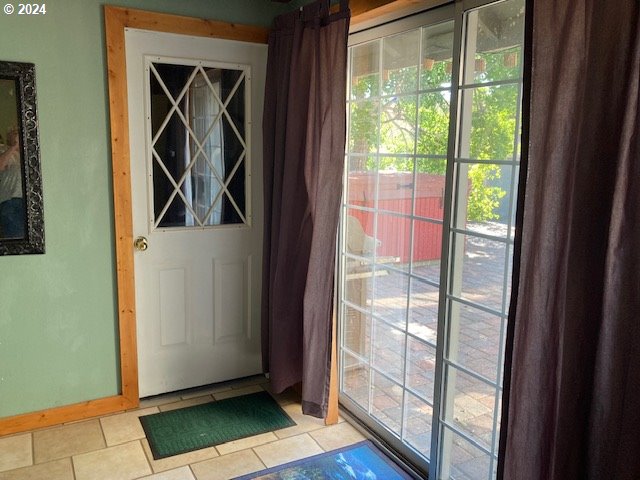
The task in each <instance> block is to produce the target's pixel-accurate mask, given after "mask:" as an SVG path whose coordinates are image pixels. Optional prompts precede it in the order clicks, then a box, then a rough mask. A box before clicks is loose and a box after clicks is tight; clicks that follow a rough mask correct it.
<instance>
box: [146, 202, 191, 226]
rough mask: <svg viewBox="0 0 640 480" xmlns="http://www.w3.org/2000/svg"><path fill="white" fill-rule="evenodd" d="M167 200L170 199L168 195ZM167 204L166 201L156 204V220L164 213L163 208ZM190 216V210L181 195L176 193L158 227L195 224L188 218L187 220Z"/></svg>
mask: <svg viewBox="0 0 640 480" xmlns="http://www.w3.org/2000/svg"><path fill="white" fill-rule="evenodd" d="M167 200H168V196H167ZM165 205H166V201H165V202H164V203H163V204H162V205H158V204H156V205H155V209H156V214H155V220H156V222H157V219H158V218H159V217H160V214H161V213H162V210H163V209H164V207H165ZM188 216H190V212H189V210H188V209H187V208H186V207H185V203H184V201H183V200H182V198H180V196H179V195H177V194H176V196H175V197H174V198H173V200H171V203H170V204H169V208H168V209H167V210H166V212H165V213H164V215H162V218H161V220H160V223H158V227H160V228H171V227H184V226H186V225H191V226H193V223H191V224H189V223H188V220H187V217H188ZM196 223H197V222H196Z"/></svg>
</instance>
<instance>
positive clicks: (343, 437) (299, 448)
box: [0, 377, 364, 480]
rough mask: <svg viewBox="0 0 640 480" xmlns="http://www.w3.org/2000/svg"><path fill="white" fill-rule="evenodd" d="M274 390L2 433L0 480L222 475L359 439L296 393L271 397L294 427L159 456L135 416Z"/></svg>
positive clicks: (183, 400)
mask: <svg viewBox="0 0 640 480" xmlns="http://www.w3.org/2000/svg"><path fill="white" fill-rule="evenodd" d="M263 389H266V390H268V389H269V386H268V384H267V383H266V382H265V380H264V378H262V377H258V378H252V379H249V380H244V381H240V382H236V383H232V384H224V385H218V386H213V387H210V388H200V389H194V390H190V391H185V392H179V393H176V394H168V395H163V396H160V397H154V398H152V399H148V400H143V401H142V402H141V404H140V408H138V409H135V410H130V411H127V412H124V413H119V414H114V415H109V416H104V417H100V418H97V419H92V420H86V421H81V422H75V423H70V424H65V425H61V426H56V427H51V428H47V429H42V430H35V431H33V432H26V433H20V434H16V435H11V436H5V437H0V480H133V479H148V480H152V479H153V480H223V479H229V478H233V477H235V476H238V475H244V474H246V473H251V472H255V471H258V470H262V469H264V468H267V467H273V466H276V465H280V464H283V463H286V462H290V461H293V460H298V459H300V458H304V457H309V456H311V455H315V454H318V453H322V452H324V451H328V450H333V449H336V448H340V447H343V446H346V445H350V444H353V443H356V442H359V441H361V440H363V439H364V437H363V436H362V435H361V434H360V433H359V432H358V431H357V430H356V429H355V428H353V427H352V426H351V425H349V424H348V423H347V422H344V421H343V419H342V418H340V421H339V423H338V424H337V425H332V426H328V427H327V426H325V425H324V423H323V421H322V420H319V419H316V418H313V417H308V416H304V415H302V411H301V407H300V403H299V400H298V399H297V398H296V396H295V394H291V393H285V394H282V395H274V396H275V397H276V399H277V400H278V402H279V403H280V405H281V406H282V408H283V409H284V410H285V411H286V412H287V413H288V414H289V416H291V418H292V419H293V420H294V421H295V422H296V424H297V425H295V426H292V427H289V428H285V429H282V430H278V431H275V432H269V433H265V434H261V435H256V436H254V437H249V438H244V439H241V440H236V441H233V442H229V443H224V444H222V445H218V446H216V447H210V448H206V449H203V450H198V451H195V452H190V453H185V454H183V455H176V456H174V457H169V458H165V459H161V460H154V459H153V457H152V455H151V452H150V450H149V444H148V442H147V440H146V438H145V436H144V431H143V430H142V427H141V426H140V422H139V421H138V417H139V416H141V415H147V414H150V413H157V412H160V411H167V410H171V409H174V408H180V407H184V406H188V405H197V404H200V403H204V402H210V401H213V400H221V399H223V398H229V397H232V396H237V395H243V394H246V393H252V392H256V391H260V390H263Z"/></svg>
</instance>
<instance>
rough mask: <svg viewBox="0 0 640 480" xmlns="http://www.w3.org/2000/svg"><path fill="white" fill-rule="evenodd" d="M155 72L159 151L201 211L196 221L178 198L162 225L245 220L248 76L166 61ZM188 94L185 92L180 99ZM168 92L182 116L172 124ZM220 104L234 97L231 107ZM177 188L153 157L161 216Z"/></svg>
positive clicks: (153, 114) (152, 91)
mask: <svg viewBox="0 0 640 480" xmlns="http://www.w3.org/2000/svg"><path fill="white" fill-rule="evenodd" d="M153 67H154V68H155V69H156V71H157V72H158V76H159V79H158V78H157V76H156V75H155V73H153V71H152V72H150V74H149V75H150V103H151V129H152V136H153V137H157V140H156V142H155V143H154V145H153V149H154V151H155V153H156V154H157V156H158V157H159V158H160V161H161V162H162V163H163V164H164V166H165V167H166V170H167V172H168V175H169V177H171V178H173V179H174V181H175V183H178V184H179V183H180V179H181V178H182V177H184V181H183V182H182V184H181V185H180V190H181V192H182V193H183V194H184V196H185V197H186V199H187V201H188V202H189V204H190V205H191V206H192V207H193V209H194V211H195V213H196V215H195V217H194V215H193V214H192V213H191V212H190V211H189V210H188V209H186V208H185V206H184V204H183V203H181V202H182V200H181V199H180V197H179V196H176V197H175V199H174V200H173V201H172V202H171V207H170V208H169V210H168V211H167V212H166V214H165V215H164V217H163V219H162V221H161V222H160V224H159V226H161V227H180V226H187V227H189V226H196V225H200V223H201V222H202V223H203V224H205V225H218V224H233V223H243V222H244V216H245V208H246V205H245V203H246V193H245V189H246V185H245V176H246V172H245V162H244V155H245V148H244V146H243V143H244V141H245V135H246V132H245V115H246V112H245V98H244V97H245V95H244V90H245V81H244V79H242V80H241V78H243V77H242V75H243V73H242V71H241V70H229V69H219V68H213V67H201V66H198V67H193V66H185V65H171V64H161V63H155V64H153ZM194 69H195V70H194ZM194 72H195V75H194ZM192 75H193V78H191V76H192ZM190 78H191V80H189V79H190ZM163 85H164V87H163ZM165 90H166V91H167V92H168V94H167V92H165ZM182 92H184V93H185V94H184V95H182V96H180V95H181V94H182ZM232 92H233V94H232ZM167 95H169V96H171V97H172V98H173V99H176V100H179V111H180V114H181V115H179V114H178V112H173V113H172V114H171V115H170V118H169V120H168V121H166V118H167V115H168V112H170V111H171V108H172V103H171V100H170V98H169V97H168V96H167ZM221 100H224V101H227V100H228V102H227V106H226V108H225V107H224V106H223V105H222V103H221ZM223 112H225V113H224V114H223ZM190 165H191V166H190ZM187 170H188V171H187ZM221 179H223V180H224V181H225V183H227V189H228V192H224V193H223V191H222V190H223V188H222V184H221V181H220V180H221ZM174 189H175V188H174V187H173V185H172V184H171V182H170V181H169V179H168V178H167V175H166V173H165V172H164V170H163V169H162V168H161V166H160V164H159V161H158V159H157V158H154V162H153V198H154V212H155V215H156V217H157V216H158V215H159V214H160V212H161V211H162V210H163V209H164V206H165V205H166V203H167V201H168V199H169V198H171V195H173V193H174ZM212 207H213V208H212Z"/></svg>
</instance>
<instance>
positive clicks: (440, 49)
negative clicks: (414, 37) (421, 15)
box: [420, 22, 453, 90]
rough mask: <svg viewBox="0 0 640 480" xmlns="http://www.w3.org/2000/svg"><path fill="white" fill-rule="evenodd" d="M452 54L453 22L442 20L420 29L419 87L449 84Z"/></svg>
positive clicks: (438, 86) (446, 85) (445, 85)
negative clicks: (420, 65) (420, 63)
mask: <svg viewBox="0 0 640 480" xmlns="http://www.w3.org/2000/svg"><path fill="white" fill-rule="evenodd" d="M452 56H453V22H444V23H440V24H438V25H433V26H431V27H425V28H423V29H422V68H421V74H420V88H421V89H423V90H425V89H427V88H442V87H448V86H450V85H451V57H452Z"/></svg>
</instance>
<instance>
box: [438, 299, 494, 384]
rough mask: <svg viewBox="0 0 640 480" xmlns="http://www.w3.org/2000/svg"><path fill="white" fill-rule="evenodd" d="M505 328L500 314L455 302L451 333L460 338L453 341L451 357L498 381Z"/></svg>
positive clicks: (452, 309) (452, 311)
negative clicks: (503, 330) (503, 329)
mask: <svg viewBox="0 0 640 480" xmlns="http://www.w3.org/2000/svg"><path fill="white" fill-rule="evenodd" d="M502 328H503V324H502V319H501V318H500V317H498V316H495V315H491V314H490V313H486V312H484V311H482V310H478V309H477V308H473V307H469V306H467V305H464V304H461V303H459V302H456V301H455V300H454V301H452V303H451V321H450V332H452V333H450V336H451V338H456V339H457V341H452V342H449V345H448V351H447V352H446V355H447V358H448V359H449V360H451V361H453V362H456V363H458V364H460V365H462V366H463V367H466V368H467V369H469V370H472V371H474V372H476V373H479V374H480V375H482V376H484V377H485V378H487V379H488V380H491V381H493V382H496V381H497V380H498V378H497V374H498V362H499V361H500V362H501V358H500V347H501V340H503V339H501V336H500V335H501V332H502Z"/></svg>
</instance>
